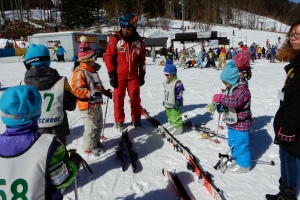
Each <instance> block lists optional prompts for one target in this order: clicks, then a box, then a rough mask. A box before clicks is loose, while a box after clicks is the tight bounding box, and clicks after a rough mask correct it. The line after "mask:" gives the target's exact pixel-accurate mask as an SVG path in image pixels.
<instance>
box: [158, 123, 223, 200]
mask: <svg viewBox="0 0 300 200" xmlns="http://www.w3.org/2000/svg"><path fill="white" fill-rule="evenodd" d="M158 130H159V132H160V133H162V134H163V136H164V137H165V138H166V139H167V141H168V142H170V143H172V144H173V148H174V150H176V151H178V152H180V153H181V154H183V155H184V156H185V158H186V159H187V161H188V162H187V169H189V170H192V171H193V172H195V173H196V174H197V175H198V179H199V182H202V184H203V185H204V186H205V187H206V189H207V190H208V192H209V193H210V194H211V196H212V197H213V198H214V200H223V199H225V198H224V197H223V194H222V191H221V190H220V189H219V188H218V187H217V186H215V185H214V183H212V180H211V177H212V175H211V174H210V173H209V172H207V171H204V169H203V168H202V167H201V165H200V164H199V162H198V160H199V159H198V158H197V157H196V156H195V155H194V154H192V152H191V151H190V150H189V149H188V148H187V147H186V146H184V145H183V144H182V143H180V142H179V141H178V140H177V139H176V138H175V137H174V136H173V135H172V134H170V133H169V131H168V130H167V129H166V128H165V127H163V126H159V127H158Z"/></svg>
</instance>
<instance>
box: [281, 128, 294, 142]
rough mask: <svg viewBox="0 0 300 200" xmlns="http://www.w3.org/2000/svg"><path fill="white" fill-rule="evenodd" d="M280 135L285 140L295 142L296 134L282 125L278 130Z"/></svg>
mask: <svg viewBox="0 0 300 200" xmlns="http://www.w3.org/2000/svg"><path fill="white" fill-rule="evenodd" d="M278 137H279V138H280V140H282V141H285V142H293V141H294V140H295V134H292V133H290V132H289V131H287V130H285V129H283V128H282V127H281V128H280V129H279V131H278Z"/></svg>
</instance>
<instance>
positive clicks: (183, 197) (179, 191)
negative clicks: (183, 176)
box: [162, 168, 191, 200]
mask: <svg viewBox="0 0 300 200" xmlns="http://www.w3.org/2000/svg"><path fill="white" fill-rule="evenodd" d="M162 173H163V175H164V176H165V177H167V178H168V179H169V181H170V183H171V185H172V187H173V189H174V190H175V193H176V195H177V197H178V199H180V200H190V199H191V198H190V197H189V195H188V193H187V192H186V190H185V189H184V187H183V185H182V183H181V181H180V179H179V177H178V176H177V174H176V172H175V170H174V172H170V171H168V170H167V169H165V168H163V169H162Z"/></svg>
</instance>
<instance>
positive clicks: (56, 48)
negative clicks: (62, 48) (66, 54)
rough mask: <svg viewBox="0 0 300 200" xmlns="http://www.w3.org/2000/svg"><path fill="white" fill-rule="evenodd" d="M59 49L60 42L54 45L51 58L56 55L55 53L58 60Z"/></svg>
mask: <svg viewBox="0 0 300 200" xmlns="http://www.w3.org/2000/svg"><path fill="white" fill-rule="evenodd" d="M57 51H58V44H55V45H54V47H53V54H52V56H51V59H52V57H53V56H54V54H56V59H57V60H56V61H57V62H58V55H57Z"/></svg>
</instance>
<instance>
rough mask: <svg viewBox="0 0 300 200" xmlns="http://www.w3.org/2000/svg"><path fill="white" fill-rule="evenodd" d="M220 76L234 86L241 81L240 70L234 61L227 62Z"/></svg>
mask: <svg viewBox="0 0 300 200" xmlns="http://www.w3.org/2000/svg"><path fill="white" fill-rule="evenodd" d="M220 78H221V80H222V81H225V82H226V83H229V84H230V85H231V86H234V85H236V84H237V83H238V82H239V80H240V76H239V70H238V68H236V66H235V65H234V62H233V61H229V62H228V63H227V64H226V67H225V68H224V69H223V71H222V73H221V75H220Z"/></svg>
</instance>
